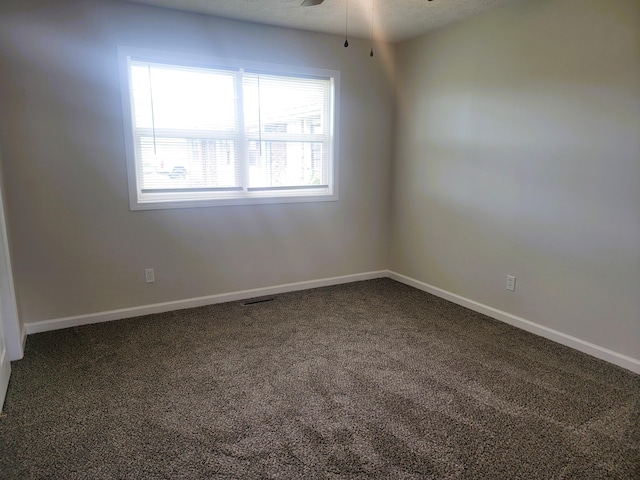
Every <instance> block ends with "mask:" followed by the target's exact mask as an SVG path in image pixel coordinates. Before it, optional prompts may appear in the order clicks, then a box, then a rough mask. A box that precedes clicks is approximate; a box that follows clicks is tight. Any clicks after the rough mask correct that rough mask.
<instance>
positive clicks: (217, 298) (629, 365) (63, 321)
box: [22, 270, 640, 374]
mask: <svg viewBox="0 0 640 480" xmlns="http://www.w3.org/2000/svg"><path fill="white" fill-rule="evenodd" d="M384 277H388V278H391V279H392V280H396V281H398V282H400V283H404V284H406V285H409V286H411V287H414V288H417V289H418V290H422V291H425V292H428V293H431V294H433V295H436V296H438V297H440V298H444V299H445V300H448V301H450V302H453V303H455V304H457V305H462V306H463V307H466V308H468V309H470V310H473V311H475V312H479V313H482V314H483V315H487V316H488V317H491V318H494V319H496V320H500V321H501V322H504V323H507V324H509V325H512V326H514V327H517V328H520V329H522V330H526V331H527V332H530V333H533V334H535V335H538V336H541V337H544V338H547V339H549V340H552V341H554V342H557V343H560V344H562V345H565V346H567V347H570V348H573V349H575V350H578V351H580V352H583V353H586V354H588V355H591V356H592V357H596V358H599V359H601V360H604V361H606V362H609V363H612V364H614V365H618V366H620V367H622V368H625V369H627V370H630V371H632V372H634V373H637V374H640V360H638V359H635V358H632V357H629V356H627V355H623V354H621V353H618V352H614V351H613V350H609V349H607V348H604V347H601V346H599V345H595V344H593V343H590V342H587V341H584V340H581V339H579V338H576V337H573V336H571V335H568V334H566V333H562V332H559V331H557V330H554V329H552V328H549V327H545V326H543V325H539V324H537V323H534V322H532V321H530V320H526V319H524V318H521V317H518V316H516V315H512V314H510V313H507V312H504V311H502V310H498V309H497V308H493V307H490V306H488V305H484V304H482V303H480V302H476V301H474V300H470V299H468V298H465V297H462V296H460V295H456V294H455V293H451V292H449V291H447V290H443V289H441V288H438V287H434V286H433V285H429V284H426V283H424V282H421V281H419V280H415V279H413V278H411V277H407V276H406V275H402V274H399V273H396V272H393V271H390V270H378V271H373V272H365V273H358V274H353V275H343V276H340V277H331V278H324V279H319V280H309V281H305V282H297V283H287V284H283V285H276V286H271V287H263V288H254V289H251V290H241V291H238V292H230V293H221V294H218V295H209V296H205V297H197V298H190V299H186V300H176V301H172V302H163V303H156V304H152V305H142V306H138V307H131V308H122V309H119V310H110V311H106V312H98V313H91V314H87V315H76V316H73V317H64V318H54V319H51V320H45V321H43V322H35V323H27V324H26V325H25V330H26V334H29V335H31V334H33V333H40V332H47V331H50V330H58V329H61V328H69V327H78V326H82V325H89V324H92V323H100V322H109V321H111V320H120V319H123V318H131V317H138V316H141V315H149V314H153V313H161V312H168V311H173V310H180V309H184V308H193V307H201V306H204V305H213V304H216V303H224V302H234V301H238V300H244V299H247V298H253V297H261V296H265V295H276V294H279V293H286V292H294V291H298V290H307V289H310V288H319V287H326V286H330V285H339V284H342V283H351V282H358V281H363V280H372V279H374V278H384ZM25 330H23V331H22V333H23V337H22V338H23V340H24V339H26V335H25ZM23 345H24V343H23Z"/></svg>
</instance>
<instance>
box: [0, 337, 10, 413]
mask: <svg viewBox="0 0 640 480" xmlns="http://www.w3.org/2000/svg"><path fill="white" fill-rule="evenodd" d="M6 352H7V351H6V350H5V349H3V350H2V352H0V412H2V406H3V405H4V399H5V397H6V395H7V388H8V387H9V377H10V376H11V364H10V363H9V359H8V358H7V357H6Z"/></svg>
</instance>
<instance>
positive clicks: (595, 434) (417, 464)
mask: <svg viewBox="0 0 640 480" xmlns="http://www.w3.org/2000/svg"><path fill="white" fill-rule="evenodd" d="M12 367H13V376H12V378H11V383H10V385H9V391H8V396H7V400H6V404H5V410H4V413H5V416H3V417H2V418H0V477H1V478H3V479H8V478H10V479H18V478H19V479H22V478H25V479H31V478H55V479H58V478H60V479H107V478H108V479H160V478H163V479H165V478H167V479H169V478H171V479H173V478H175V479H181V478H188V479H199V478H202V479H204V478H207V479H210V478H212V479H215V478H229V479H232V478H243V479H244V478H283V479H297V478H305V479H313V478H328V479H330V478H420V479H424V478H437V479H448V478H451V479H458V478H460V479H461V478H468V479H485V478H486V479H502V478H504V479H506V478H508V479H537V478H542V479H556V478H558V479H560V478H580V479H588V478H597V479H604V478H606V479H632V480H637V479H638V478H640V377H639V376H637V375H634V374H632V373H630V372H628V371H625V370H623V369H620V368H617V367H615V366H612V365H609V364H607V363H605V362H602V361H599V360H597V359H594V358H591V357H589V356H587V355H584V354H582V353H579V352H576V351H573V350H571V349H569V348H566V347H563V346H561V345H558V344H555V343H552V342H550V341H547V340H544V339H542V338H539V337H536V336H534V335H531V334H528V333H526V332H523V331H520V330H518V329H515V328H513V327H510V326H508V325H505V324H503V323H500V322H497V321H494V320H491V319H489V318H487V317H484V316H482V315H479V314H477V313H474V312H471V311H469V310H466V309H464V308H462V307H459V306H456V305H453V304H451V303H448V302H446V301H444V300H442V299H439V298H436V297H433V296H431V295H429V294H427V293H424V292H421V291H419V290H415V289H413V288H410V287H407V286H405V285H402V284H400V283H396V282H394V281H392V280H389V279H380V280H372V281H366V282H358V283H352V284H347V285H340V286H335V287H327V288H321V289H314V290H307V291H302V292H294V293H288V294H282V295H277V296H274V297H273V300H272V301H266V302H261V303H255V304H252V305H247V306H245V305H243V302H233V303H227V304H219V305H214V306H209V307H202V308H196V309H190V310H182V311H177V312H171V313H165V314H158V315H149V316H145V317H139V318H136V319H130V320H122V321H117V322H110V323H103V324H97V325H90V326H86V327H80V328H73V329H67V330H60V331H55V332H49V333H43V334H38V335H32V336H29V339H28V341H27V347H26V354H25V358H24V359H23V360H21V361H19V362H14V363H13V365H12Z"/></svg>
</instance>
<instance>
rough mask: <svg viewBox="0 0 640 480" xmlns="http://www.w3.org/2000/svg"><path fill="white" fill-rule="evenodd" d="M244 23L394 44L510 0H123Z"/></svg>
mask: <svg viewBox="0 0 640 480" xmlns="http://www.w3.org/2000/svg"><path fill="white" fill-rule="evenodd" d="M128 1H130V2H135V3H143V4H147V5H154V6H157V7H165V8H171V9H175V10H183V11H187V12H195V13H204V14H208V15H215V16H218V17H226V18H232V19H236V20H244V21H247V22H254V23H262V24H266V25H276V26H281V27H290V28H298V29H302V30H311V31H315V32H324V33H333V34H338V35H344V34H345V26H346V24H347V15H346V12H347V2H348V6H349V15H348V34H349V37H358V38H367V39H368V38H370V36H371V18H372V5H373V32H374V37H375V38H376V39H379V40H386V41H389V42H399V41H402V40H406V39H408V38H412V37H416V36H418V35H421V34H423V33H425V32H427V31H429V30H432V29H434V28H437V27H440V26H443V25H446V24H449V23H452V22H456V21H459V20H462V19H464V18H467V17H471V16H473V15H477V14H479V13H482V12H483V11H485V10H488V9H490V8H494V7H497V6H500V5H504V4H505V3H507V2H510V1H513V0H433V1H427V0H325V1H324V3H323V4H321V5H317V6H314V7H302V6H300V5H301V3H302V0H128Z"/></svg>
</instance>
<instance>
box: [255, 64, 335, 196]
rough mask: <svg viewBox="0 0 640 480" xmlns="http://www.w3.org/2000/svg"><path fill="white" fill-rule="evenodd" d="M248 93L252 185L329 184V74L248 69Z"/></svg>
mask: <svg viewBox="0 0 640 480" xmlns="http://www.w3.org/2000/svg"><path fill="white" fill-rule="evenodd" d="M243 95H244V120H245V134H246V138H247V141H248V155H249V181H248V187H249V188H250V189H252V190H259V189H269V188H271V189H276V188H279V187H309V186H326V185H327V183H328V169H327V168H326V166H327V163H328V162H327V150H328V149H327V148H326V145H327V144H328V140H329V137H328V135H327V134H326V132H327V125H326V123H327V118H326V117H327V112H328V109H327V101H328V99H329V98H330V83H329V82H328V81H327V79H318V78H302V77H282V76H276V75H267V74H260V73H250V72H245V74H244V81H243Z"/></svg>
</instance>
